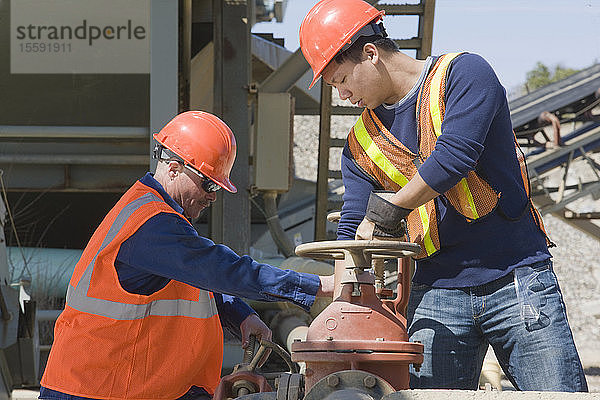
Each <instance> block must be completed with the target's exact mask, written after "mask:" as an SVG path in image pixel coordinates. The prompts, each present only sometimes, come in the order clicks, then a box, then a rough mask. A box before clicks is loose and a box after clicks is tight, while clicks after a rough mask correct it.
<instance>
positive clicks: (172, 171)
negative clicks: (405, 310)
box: [168, 161, 183, 178]
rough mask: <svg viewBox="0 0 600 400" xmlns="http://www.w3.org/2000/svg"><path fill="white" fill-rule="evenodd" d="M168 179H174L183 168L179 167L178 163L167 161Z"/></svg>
mask: <svg viewBox="0 0 600 400" xmlns="http://www.w3.org/2000/svg"><path fill="white" fill-rule="evenodd" d="M168 167H169V177H171V178H174V177H176V176H177V175H178V174H179V173H180V172H181V171H182V169H183V166H182V165H181V163H178V162H177V161H169V165H168Z"/></svg>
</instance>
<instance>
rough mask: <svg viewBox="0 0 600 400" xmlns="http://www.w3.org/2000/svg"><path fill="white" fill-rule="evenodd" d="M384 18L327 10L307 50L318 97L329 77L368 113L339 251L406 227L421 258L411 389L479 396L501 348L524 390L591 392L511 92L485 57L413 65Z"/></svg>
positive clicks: (352, 135) (324, 5) (360, 130)
mask: <svg viewBox="0 0 600 400" xmlns="http://www.w3.org/2000/svg"><path fill="white" fill-rule="evenodd" d="M382 17H383V12H381V11H379V10H377V9H376V8H374V7H373V6H371V5H370V4H368V3H366V2H364V1H362V0H323V1H320V2H319V3H317V4H316V5H315V6H314V7H313V8H312V9H311V10H310V11H309V13H308V14H307V15H306V17H305V18H304V21H303V22H302V25H301V27H300V46H301V49H302V52H303V54H304V56H305V58H306V60H307V61H308V62H309V64H310V66H311V68H312V70H313V72H314V79H313V81H312V83H311V86H312V85H314V83H315V82H316V81H317V80H318V79H319V78H320V77H322V78H323V81H324V82H325V83H327V84H330V85H332V86H334V87H335V88H336V89H337V90H338V92H339V96H340V98H341V99H343V100H345V99H348V100H349V101H350V102H352V103H353V104H356V105H358V106H361V107H365V110H364V111H363V113H362V115H361V116H360V117H359V119H358V120H357V122H356V124H355V125H354V127H353V128H352V129H351V130H350V132H349V135H348V139H347V142H346V145H345V147H344V150H343V154H342V165H341V169H342V177H343V181H344V186H345V194H344V205H343V207H342V214H341V220H340V223H339V226H338V238H339V239H352V238H357V239H371V238H372V237H373V235H376V236H391V237H399V236H402V235H403V234H404V231H403V228H402V227H403V224H402V223H401V221H402V220H403V219H405V220H406V221H407V230H408V232H407V233H408V237H409V240H411V241H413V242H416V243H418V244H419V245H420V246H421V253H420V254H419V255H418V256H417V257H416V272H415V275H414V277H413V284H412V289H411V296H410V301H409V305H408V310H407V318H408V322H409V337H410V340H411V341H420V342H421V343H423V345H424V346H425V353H424V356H425V361H424V363H423V365H422V366H421V369H420V371H419V372H417V371H414V370H411V387H412V388H448V389H477V385H478V378H479V374H480V371H481V366H482V362H483V358H484V355H485V352H486V349H487V347H488V343H489V344H491V346H492V347H493V349H494V351H495V353H496V356H497V358H498V361H499V362H500V365H501V366H502V368H503V370H504V373H505V374H506V376H507V377H508V378H509V379H510V381H511V382H512V384H513V385H514V386H515V388H517V389H519V390H552V391H587V384H586V381H585V376H584V374H583V370H582V366H581V362H580V360H579V356H578V354H577V350H576V348H575V345H574V342H573V336H572V334H571V329H570V327H569V324H568V322H567V317H566V312H565V305H564V303H563V300H562V295H561V293H560V289H559V287H558V282H557V280H556V276H555V274H554V272H553V271H552V264H551V260H550V259H551V255H550V253H549V251H548V246H549V245H551V242H550V241H549V240H548V238H547V236H546V234H545V231H544V228H543V224H542V220H541V218H540V215H539V214H538V212H537V211H536V209H535V208H534V206H533V204H532V202H531V199H530V197H529V181H528V177H527V171H526V168H525V166H524V165H523V163H520V160H519V158H520V157H522V153H521V152H520V150H519V148H518V145H517V143H516V139H515V137H514V134H513V132H512V127H511V120H510V112H509V109H508V103H507V100H506V93H505V90H504V88H503V87H502V86H501V84H500V82H499V81H498V79H497V77H496V75H495V73H494V71H493V70H492V68H491V67H490V65H489V64H488V63H487V62H486V61H485V60H484V59H483V58H481V57H480V56H478V55H475V54H469V53H451V54H445V55H442V56H439V57H428V58H427V59H426V60H415V59H413V58H411V57H408V56H407V55H405V54H403V53H402V52H400V51H399V50H398V47H397V46H396V45H395V43H394V42H393V41H392V40H390V39H389V38H387V37H386V36H387V35H386V33H385V29H384V27H383V23H382V22H380V21H381V19H382ZM381 190H383V191H387V192H388V193H387V194H385V195H384V194H381V193H378V191H381Z"/></svg>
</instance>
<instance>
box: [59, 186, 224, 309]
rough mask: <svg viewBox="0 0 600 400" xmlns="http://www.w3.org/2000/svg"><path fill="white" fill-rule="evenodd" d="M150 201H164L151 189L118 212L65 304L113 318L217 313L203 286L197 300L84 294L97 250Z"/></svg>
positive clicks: (70, 287)
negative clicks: (133, 300) (123, 299)
mask: <svg viewBox="0 0 600 400" xmlns="http://www.w3.org/2000/svg"><path fill="white" fill-rule="evenodd" d="M153 201H159V202H164V201H163V200H162V199H160V198H159V197H157V196H156V195H154V194H153V193H147V194H145V195H143V196H141V197H139V198H137V199H135V200H133V201H132V202H131V203H129V204H127V205H126V206H125V207H123V209H122V210H121V211H120V212H119V214H118V215H117V217H116V218H115V220H114V222H113V224H112V225H111V227H110V229H109V231H108V234H107V235H106V237H105V238H104V240H103V241H102V245H101V246H100V248H99V249H98V252H97V253H96V255H94V258H93V259H92V261H91V262H90V263H89V264H88V265H87V267H86V269H85V271H84V273H83V275H82V277H81V279H80V280H79V282H77V287H73V286H72V285H70V284H69V287H68V289H67V297H66V302H67V305H68V306H69V307H72V308H74V309H76V310H78V311H81V312H85V313H89V314H95V315H99V316H103V317H108V318H112V319H116V320H134V319H142V318H145V317H147V316H149V315H157V316H184V317H192V318H210V317H213V316H215V315H216V314H217V306H216V303H215V300H214V298H212V297H210V295H209V294H208V292H207V291H205V290H200V296H199V299H198V300H197V301H190V300H183V299H175V300H155V301H152V302H150V303H148V304H127V303H120V302H116V301H111V300H105V299H98V298H94V297H88V296H87V293H88V290H89V288H90V281H91V278H92V272H93V270H94V265H95V263H96V258H97V257H98V254H99V253H100V252H101V251H102V250H103V249H104V248H105V247H106V246H107V245H108V244H109V243H110V242H111V241H112V240H113V239H114V238H115V236H116V235H117V233H118V232H119V231H120V230H121V228H122V227H123V225H124V224H125V222H126V221H127V219H128V218H129V217H130V216H131V215H132V214H133V213H134V212H135V211H136V210H137V209H138V208H139V207H141V206H143V205H145V204H148V203H150V202H153Z"/></svg>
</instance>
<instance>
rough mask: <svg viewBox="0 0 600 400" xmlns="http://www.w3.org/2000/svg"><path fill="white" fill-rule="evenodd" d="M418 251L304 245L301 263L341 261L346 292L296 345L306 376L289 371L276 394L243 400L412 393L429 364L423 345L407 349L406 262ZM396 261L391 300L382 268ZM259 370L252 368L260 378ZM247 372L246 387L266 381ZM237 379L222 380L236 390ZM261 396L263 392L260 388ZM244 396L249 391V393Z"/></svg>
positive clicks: (375, 245) (393, 246)
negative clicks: (412, 381) (413, 380)
mask: <svg viewBox="0 0 600 400" xmlns="http://www.w3.org/2000/svg"><path fill="white" fill-rule="evenodd" d="M418 252H419V246H418V245H416V244H414V243H406V242H400V241H396V240H394V241H387V240H370V241H369V240H339V241H324V242H313V243H305V244H302V245H300V246H298V247H297V248H296V253H297V254H298V255H299V256H303V257H310V258H315V259H321V260H323V259H334V260H343V268H337V269H336V277H335V278H336V282H339V284H340V286H341V288H340V291H339V296H337V297H336V298H335V299H334V301H333V302H332V303H331V304H330V305H329V306H327V308H325V309H324V310H323V311H322V312H321V313H320V314H319V315H318V316H317V317H316V318H315V319H314V320H313V321H312V323H311V324H310V327H309V328H308V331H307V333H306V338H305V339H304V340H302V339H296V341H294V343H293V344H292V346H291V348H292V354H291V360H293V361H295V362H298V363H301V364H305V370H304V374H298V373H296V372H294V371H293V370H292V369H290V372H288V373H282V374H280V376H279V377H278V379H277V380H276V381H275V385H274V386H275V387H276V389H275V390H276V392H263V393H254V394H247V395H243V396H240V397H238V398H239V399H245V400H246V399H247V400H250V399H257V400H267V399H273V400H279V399H285V400H292V399H296V400H299V399H304V400H317V399H321V400H322V399H329V400H333V399H338V398H344V399H354V398H356V399H381V398H382V397H383V396H385V395H387V394H390V393H393V392H395V391H397V390H403V389H408V388H409V364H413V365H414V367H415V368H416V369H418V368H419V366H420V364H421V363H422V362H423V345H422V344H420V343H411V342H408V334H407V329H406V318H405V316H404V315H403V313H404V308H405V306H406V304H407V301H408V294H409V284H410V277H409V265H410V264H409V260H408V258H407V257H410V256H413V255H416V254H417V253H418ZM396 258H398V259H399V260H398V261H399V262H398V281H397V282H398V283H397V295H396V297H395V298H393V299H390V298H388V297H390V296H391V295H392V293H391V291H389V290H386V289H385V288H384V287H383V286H382V285H381V282H382V281H383V276H384V269H383V261H385V260H389V259H396ZM371 269H373V272H372V271H371ZM265 346H267V342H263V346H262V347H265ZM262 347H261V348H262ZM261 356H262V354H260V355H257V356H256V357H261ZM256 357H255V358H256ZM256 363H257V361H255V360H253V361H250V362H249V363H248V364H249V365H250V366H251V367H252V368H251V369H252V372H254V373H256V370H255V368H254V366H256ZM244 371H245V372H244V374H241V375H240V378H239V379H240V380H245V381H254V382H259V381H260V380H259V379H253V378H249V377H248V375H247V371H248V368H244ZM235 375H236V373H235V372H234V374H232V375H230V376H227V377H224V378H223V380H224V381H226V382H227V386H228V387H234V386H236V383H235V382H232V380H233V381H235ZM302 382H303V383H302ZM237 386H240V384H237ZM262 387H263V388H264V387H265V385H262ZM255 389H256V390H255V391H256V392H258V391H259V390H260V387H259V385H258V384H257V385H255ZM267 390H268V389H267ZM244 393H251V391H250V392H248V391H246V388H244ZM230 396H232V395H231V394H230ZM215 398H217V397H215ZM222 398H223V399H227V398H234V397H233V396H232V397H222Z"/></svg>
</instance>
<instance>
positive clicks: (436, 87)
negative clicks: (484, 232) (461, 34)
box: [429, 53, 479, 219]
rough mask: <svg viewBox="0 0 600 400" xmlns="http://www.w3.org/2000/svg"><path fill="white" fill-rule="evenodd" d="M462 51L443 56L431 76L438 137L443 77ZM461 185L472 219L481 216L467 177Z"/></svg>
mask: <svg viewBox="0 0 600 400" xmlns="http://www.w3.org/2000/svg"><path fill="white" fill-rule="evenodd" d="M461 54H462V53H448V54H445V55H444V56H442V59H441V60H440V62H439V66H438V69H437V71H436V72H435V74H434V75H433V78H431V85H430V86H429V114H430V115H431V122H432V124H433V129H434V132H435V136H436V137H440V135H441V134H442V112H441V110H440V90H441V88H442V79H443V78H444V75H445V74H446V71H447V69H448V66H449V65H450V63H451V62H452V60H454V59H455V58H456V57H458V56H459V55H461ZM460 187H461V189H462V191H463V193H464V195H465V198H466V199H467V201H468V202H469V206H470V208H471V212H472V213H473V215H472V219H477V218H479V213H478V212H477V207H475V201H474V200H473V193H472V192H471V189H470V188H469V184H468V183H467V179H466V178H462V179H461V180H460Z"/></svg>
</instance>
